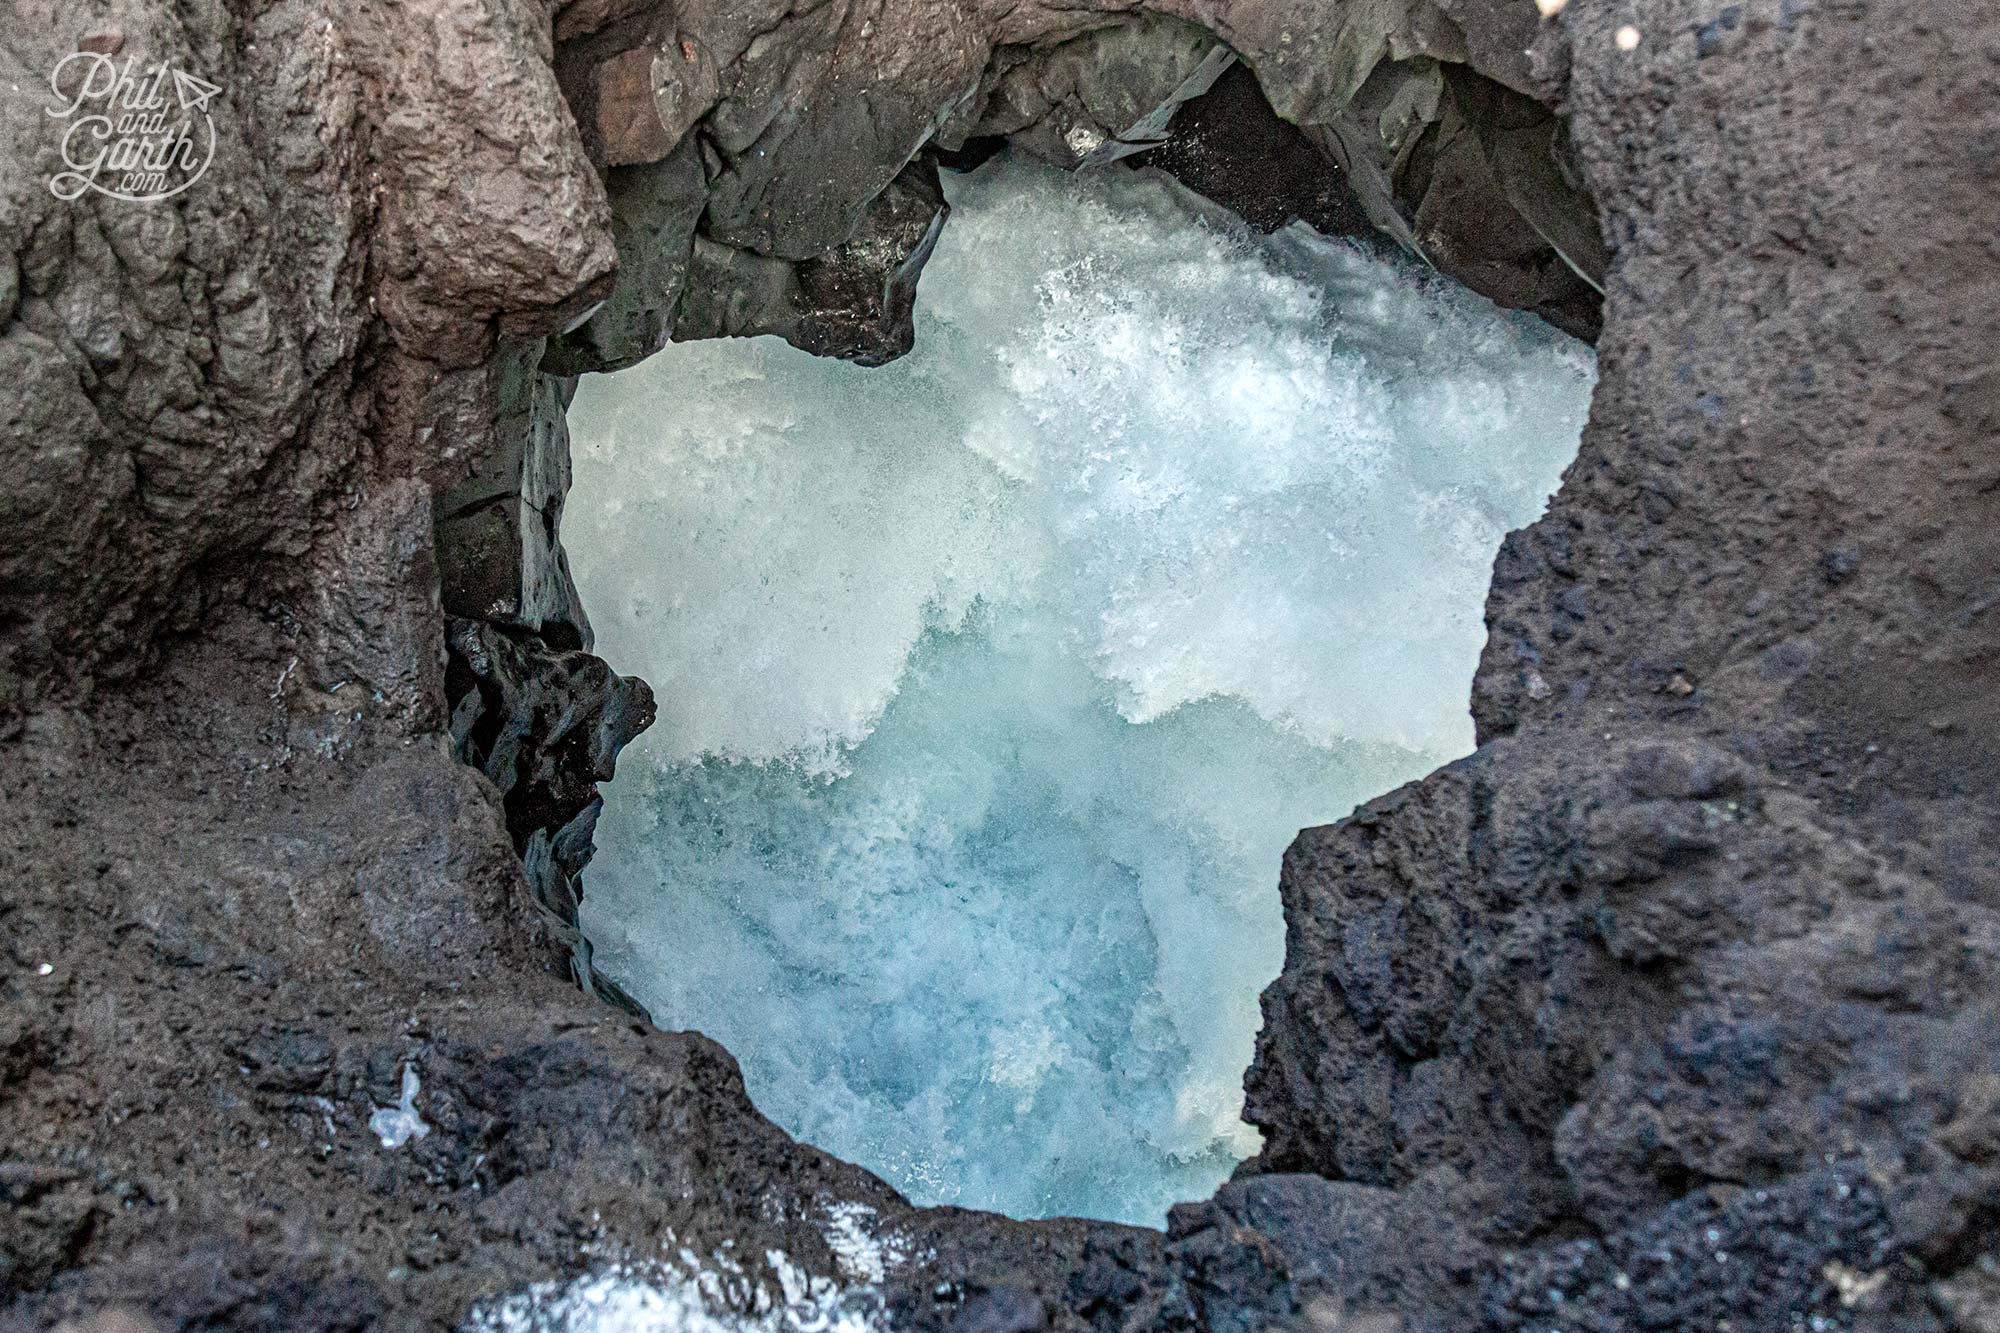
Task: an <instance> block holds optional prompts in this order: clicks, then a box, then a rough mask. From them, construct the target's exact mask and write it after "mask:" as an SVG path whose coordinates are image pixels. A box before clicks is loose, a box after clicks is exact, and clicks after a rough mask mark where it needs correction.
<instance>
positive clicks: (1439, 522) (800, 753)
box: [565, 160, 1593, 1224]
mask: <svg viewBox="0 0 2000 1333" xmlns="http://www.w3.org/2000/svg"><path fill="white" fill-rule="evenodd" d="M951 189H952V194H953V203H954V206H955V209H956V211H955V213H954V215H953V217H952V219H951V221H950V223H949V225H948V226H947V227H946V229H945V232H944V236H943V239H942V241H941V242H940V246H939V249H938V252H937V254H936V256H935V257H934V258H933V260H932V262H931V265H930V268H929V270H928V271H927V272H926V274H925V276H924V279H923V282H922V285H921V297H920V301H919V308H918V320H919V323H918V346H917V350H916V352H915V353H913V354H912V355H911V356H910V357H908V358H906V359H905V360H903V361H900V362H897V363H895V364H892V365H890V366H887V367H883V368H880V369H875V370H864V369H858V368H856V367H853V366H849V365H845V364H842V363H838V362H828V361H817V360H814V359H812V358H810V357H807V356H804V355H803V354H801V353H798V352H795V351H793V350H792V349H790V348H788V347H786V346H784V345H783V344H781V343H778V342H777V341H776V340H772V339H756V340H748V341H725V342H713V343H697V344H688V345H684V346H675V347H672V348H669V349H668V350H667V351H666V352H664V353H662V354H661V355H659V356H657V357H655V358H653V359H652V360H650V361H648V362H646V363H644V364H643V365H641V366H639V367H636V368H634V369H632V370H630V371H627V372H624V373H622V374H620V375H617V376H615V377H593V378H590V379H587V380H586V381H585V382H584V384H583V386H582V388H581V390H580V392H579V394H578V397H577V400H576V404H575V406H574V408H573V409H572V413H571V422H572V430H573V434H574V440H575V470H576V484H575V490H574V492H573V494H572V498H571V500H570V504H569V506H568V510H567V515H568V517H567V521H566V523H565V541H566V544H567V546H568V548H569V550H570V552H571V555H572V560H573V562H574V564H575V567H576V570H577V575H578V581H579V584H580V585H581V588H582V591H583V595H584V599H585V603H586V605H587V607H588V608H589V611H590V614H591V617H592V620H593V622H594V624H595V626H596V629H597V634H598V645H597V647H598V651H599V652H600V653H601V654H602V655H604V656H605V657H607V658H608V659H609V660H610V661H611V662H612V663H613V664H614V665H616V666H617V667H618V668H619V669H620V670H623V671H627V672H637V673H639V674H641V675H644V676H645V677H646V678H647V679H648V680H649V681H651V682H652V684H653V686H654V688H655V691H656V693H657V694H658V696H659V700H660V721H659V723H658V725H657V726H656V727H655V728H654V730H653V731H652V732H651V733H649V734H648V735H647V736H646V737H643V738H642V739H641V741H640V742H639V743H638V744H637V745H636V746H635V747H634V748H633V749H632V750H630V751H628V752H627V756H626V758H625V759H624V760H623V761H622V762H621V767H620V776H619V778H618V781H617V782H616V783H614V784H612V786H611V788H610V789H609V792H608V799H607V805H606V809H605V814H604V818H603V820H602V821H601V823H600V825H599V831H598V844H599V848H600V850H599V853H598V857H597V860H596V862H595V863H594V864H593V865H592V867H591V869H590V871H589V872H588V874H587V876H586V890H587V897H586V901H585V907H584V915H585V925H586V929H587V930H588V931H589V933H590V935H591V938H592V940H593V942H594V943H595V944H596V946H597V949H598V954H597V958H598V961H599V963H600V965H601V966H604V967H605V968H607V970H608V971H610V972H611V973H612V975H614V976H616V977H618V978H619V979H620V980H621V981H623V982H624V983H625V984H627V985H628V986H629V987H630V988H631V989H632V990H633V991H634V993H635V994H637V995H638V996H639V997H640V998H641V999H643V1000H644V1001H645V1002H646V1003H647V1004H648V1005H649V1006H651V1008H652V1009H653V1012H654V1014H655V1016H656V1017H657V1018H658V1020H659V1021H660V1022H661V1023H662V1024H663V1025H665V1026H668V1027H693V1028H699V1029H700V1030H702V1031H704V1032H707V1033H709V1034H710V1035H712V1036H714V1037H716V1038H717V1039H719V1040H721V1041H722V1042H723V1043H724V1044H725V1045H727V1046H728V1047H729V1049H730V1050H731V1051H732V1052H733V1053H734V1054H735V1055H736V1057H737V1058H738V1060H739V1061H741V1063H742V1065H743V1068H744V1073H745V1077H746V1079H747V1080H748V1082H749V1086H750V1090H751V1092H752V1095H753V1096H754V1097H755V1098H756V1100H757V1103H758V1105H759V1106H760V1107H761V1108H762V1109H763V1110H764V1111H765V1112H766V1113H767V1114H769V1115H770V1116H771V1117H772V1118H773V1119H775V1120H777V1121H778V1122H779V1123H780V1124H782V1125H784V1126H785V1127H786V1128H787V1129H789V1130H791V1131H792V1132H793V1133H795V1134H797V1135H799V1136H800V1137H802V1138H805V1139H807V1140H810V1141H812V1142H815V1143H817V1144H819V1145H820V1146H822V1147H825V1148H827V1149H829V1150H831V1151H833V1152H835V1153H838V1154H840V1155H841V1156H844V1157H847V1158H850V1159H852V1160H855V1161H858V1162H860V1163H861V1164H863V1165H865V1166H868V1167H870V1168H871V1169H873V1170H875V1171H877V1172H879V1173H880V1174H882V1175H883V1176H885V1177H886V1178H887V1179H888V1180H890V1182H891V1183H893V1184H895V1185H896V1186H897V1187H898V1188H899V1189H901V1190H903V1191H904V1192H905V1193H907V1194H909V1195H910V1196H911V1197H912V1198H914V1199H916V1200H918V1201H919V1202H925V1203H957V1204H961V1205H965V1206H974V1207H983V1208H993V1209H998V1210H1000V1211H1003V1212H1007V1213H1011V1214H1013V1215H1016V1216H1047V1215H1057V1214H1081V1215H1088V1216H1097V1217H1108V1218H1117V1219H1121V1220H1128V1221H1137V1222H1145V1223H1151V1224H1158V1223H1159V1222H1160V1221H1161V1220H1162V1219H1163V1217H1164V1214H1165V1210H1166V1207H1167V1206H1168V1204H1169V1203H1171V1202H1172V1201H1174V1200H1176V1199H1182V1198H1190V1197H1195V1196H1198V1195H1201V1194H1204V1193H1207V1192H1209V1191H1210V1190H1212V1189H1213V1188H1214V1186H1215V1185H1216V1184H1217V1183H1218V1182H1219V1181H1220V1180H1221V1179H1222V1178H1223V1176H1225V1175H1226V1174H1227V1172H1228V1171H1229V1169H1230V1168H1231V1167H1232V1166H1233V1164H1234V1163H1235V1162H1237V1161H1238V1160H1240V1159H1241V1158H1242V1157H1243V1156H1245V1155H1247V1154H1249V1153H1251V1152H1254V1151H1255V1150H1256V1146H1257V1137H1256V1134H1255V1131H1254V1130H1252V1129H1250V1128H1249V1127H1248V1126H1245V1125H1243V1124H1242V1123H1241V1121H1240V1120H1239V1119H1238V1118H1237V1117H1238V1110H1239V1108H1240V1105H1241V1100H1242V1097H1241V1076H1242V1071H1243V1068H1244V1066H1245V1065H1246V1063H1247V1062H1248V1060H1249V1057H1250V1052H1251V1045H1252V1041H1253V1038H1254V1035H1255V1032H1256V1027H1257V1003H1256V1001H1257V995H1258V992H1259V991H1260V990H1261V989H1262V988H1263V987H1264V985H1265V984H1267V983H1268V982H1269V981H1270V980H1271V979H1272V978H1273V977H1274V976H1275V975H1276V974H1277V971H1278V968H1279V965H1280V963H1281V961H1282V953H1283V926H1282V920H1281V916H1280V912H1279V906H1278V896H1277V887H1276V886H1277V873H1278V863H1279V858H1280V856H1281V854H1282V852H1283V850H1284V847H1285V845H1286V844H1287V843H1288V842H1289V841H1290V839H1291V837H1292V835H1293V833H1294V832H1295V831H1296V830H1297V829H1298V828H1299V827H1301V826H1302V825H1306V824H1313V823H1322V822H1326V821H1329V820H1332V819H1337V818H1339V817H1340V816H1341V815H1343V814H1345V813H1347V811H1348V810H1349V809H1351V808H1352V807H1353V806H1354V805H1355V804H1357V803H1358V802H1360V801H1363V800H1366V799H1368V798H1369V797H1371V796H1374V795H1376V794H1379V793H1380V792H1382V791H1384V790H1387V789H1388V788H1390V787H1392V786H1395V785H1397V784H1398V783H1400V782H1403V781H1406V780H1408V779H1410V778H1413V777H1416V776H1419V775H1421V774H1422V773H1424V772H1426V771H1428V770H1429V769H1430V768H1432V767H1434V766H1436V765H1437V764H1438V763H1440V762H1443V761H1445V760H1448V759H1450V758H1453V757H1455V756H1457V755H1459V754H1462V753H1464V752H1465V751H1466V750H1467V749H1469V748H1470V745H1471V740H1472V729H1471V723H1470V719H1469V717H1468V715H1467V711H1466V698H1467V691H1468V686H1469V682H1470V680H1471V676H1472V671H1473V668H1474V665H1475V664H1476V661H1477V657H1478V653H1479V648H1480V645H1481V643H1482V641H1483V638H1484V630H1483V628H1482V625H1481V620H1480V612H1481V604H1482V602H1483V599H1484V595H1485V588H1486V583H1487V578H1488V574H1489V571H1490V568H1491V564H1492V558H1493V553H1494V550H1495V549H1496V548H1497V546H1498V543H1499V540H1500V538H1501V536H1502V535H1503V534H1504V533H1505V532H1506V531H1507V530H1508V529H1509V528H1512V527H1517V526H1520V525H1521V524H1523V523H1526V522H1528V521H1531V520H1532V519H1533V518H1534V517H1536V515H1537V514H1539V513H1540V511H1541V509H1542V506H1543V504H1544V502H1545V500H1546V497H1547V496H1548V494H1549V493H1550V492H1551V491H1552V490H1553V489H1554V487H1555V485H1556V482H1557V480H1558V478H1559V476H1560V473H1561V470H1562V469H1563V467H1564V466H1565V465H1566V464H1567V463H1568V461H1569V460H1570V458H1571V457H1572V456H1573V455H1574V453H1575V449H1576V443H1577V439H1578V436H1579V434H1580V432H1581V429H1582V424H1583V418H1584V413H1585V409H1586V406H1587V402H1588V396H1589V391H1590V385H1591V382H1592V376H1593V364H1592V360H1591V357H1590V354H1589V351H1588V349H1587V348H1584V347H1582V346H1581V345H1579V344H1576V343H1574V342H1572V341H1570V340H1568V339H1566V338H1563V337H1562V336H1561V335H1559V334H1556V333H1554V332H1552V331H1550V330H1548V329H1547V328H1545V327H1544V326H1541V325H1539V324H1538V323H1535V322H1533V321H1529V320H1526V319H1523V318H1521V317H1518V316H1511V315H1506V314H1503V313H1502V312H1499V311H1497V310H1495V309H1494V308H1493V307H1492V306H1491V305H1489V304H1487V303H1486V302H1484V301H1482V300H1480V299H1479V298H1477V297H1474V296H1472V295H1470V294H1469V293H1466V292H1464V291H1463V290H1459V289H1454V288H1450V287H1448V286H1446V285H1444V284H1441V283H1439V282H1438V281H1437V280H1435V279H1434V278H1429V277H1427V276H1426V275H1423V274H1420V273H1418V272H1415V271H1413V270H1410V269H1406V268H1403V267H1399V266H1395V265H1391V264H1386V263H1383V262H1381V261H1379V260H1377V259H1373V258H1369V257H1366V256H1363V255H1361V254H1358V253H1357V252H1355V251H1353V250H1351V249H1350V248H1348V247H1347V246H1345V245H1343V244H1339V243H1334V242H1328V241H1324V240H1321V239H1320V238H1318V237H1315V236H1313V235H1311V234H1310V233H1307V232H1304V231H1294V232H1290V233H1286V234H1283V235H1280V236H1279V237H1275V238H1268V239H1267V238H1260V237H1256V236H1254V235H1249V234H1246V233H1243V232H1241V231H1239V230H1237V229H1235V228H1233V227H1231V226H1229V225H1227V224H1226V223H1221V222H1218V221H1216V220H1215V219H1214V218H1213V216H1212V215H1211V214H1210V213H1209V211H1208V210H1207V209H1206V208H1205V207H1204V206H1202V205H1200V204H1199V203H1198V202H1196V201H1191V200H1190V199H1188V198H1187V197H1186V196H1185V195H1183V194H1182V193H1181V192H1180V191H1179V190H1178V188H1177V187H1174V186H1173V185H1172V184H1171V183H1169V182H1166V181H1165V180H1164V179H1162V178H1158V177H1154V176H1150V175H1144V174H1135V173H1129V172H1124V171H1111V172H1104V173H1100V174H1096V175H1089V176H1083V177H1065V176H1062V175H1059V174H1056V173H1053V172H1050V171H1046V170H1043V169H1040V168H1037V167H1034V166H1031V165H1027V164H1022V163H1014V162H1009V161H1005V160H1003V161H1000V162H997V163H995V164H992V165H990V166H988V167H987V168H984V169H983V170H982V171H980V172H979V173H977V174H975V175H973V176H971V177H966V178H959V179H955V180H954V181H953V182H952V183H951Z"/></svg>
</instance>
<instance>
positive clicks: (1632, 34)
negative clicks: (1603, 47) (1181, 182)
mask: <svg viewBox="0 0 2000 1333" xmlns="http://www.w3.org/2000/svg"><path fill="white" fill-rule="evenodd" d="M1613 40H1614V41H1616V42H1617V43H1618V49H1619V50H1620V51H1636V50H1638V49H1639V30H1638V29H1637V28H1635V27H1633V26H1632V25H1631V24H1629V23H1628V24H1626V25H1625V26H1624V27H1622V28H1620V29H1619V30H1618V35H1617V37H1615V38H1614V39H1613Z"/></svg>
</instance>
